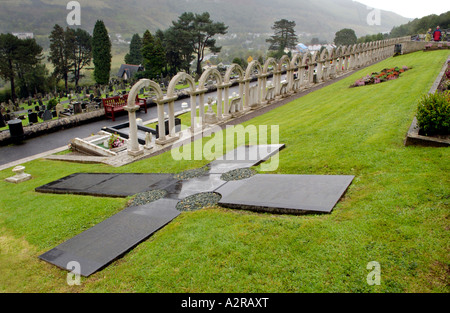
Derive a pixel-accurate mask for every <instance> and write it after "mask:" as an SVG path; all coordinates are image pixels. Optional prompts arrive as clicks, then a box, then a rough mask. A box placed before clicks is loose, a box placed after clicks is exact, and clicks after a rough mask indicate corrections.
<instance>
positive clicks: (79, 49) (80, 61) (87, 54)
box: [70, 28, 92, 87]
mask: <svg viewBox="0 0 450 313" xmlns="http://www.w3.org/2000/svg"><path fill="white" fill-rule="evenodd" d="M70 31H72V32H73V35H74V45H73V52H72V54H73V67H72V69H71V72H72V74H73V81H74V82H75V86H76V87H78V83H79V81H80V78H82V77H83V75H82V74H81V70H82V69H83V68H84V67H85V66H86V65H90V64H91V60H92V36H91V35H90V34H89V33H88V32H87V31H85V30H83V29H81V28H78V29H77V30H70Z"/></svg>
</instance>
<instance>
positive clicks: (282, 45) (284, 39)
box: [266, 19, 298, 51]
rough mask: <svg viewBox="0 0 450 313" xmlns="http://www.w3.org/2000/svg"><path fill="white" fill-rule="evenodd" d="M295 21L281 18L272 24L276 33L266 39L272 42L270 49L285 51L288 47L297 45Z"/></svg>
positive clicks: (291, 47)
mask: <svg viewBox="0 0 450 313" xmlns="http://www.w3.org/2000/svg"><path fill="white" fill-rule="evenodd" d="M295 26H296V24H295V22H294V21H288V20H286V19H281V20H279V21H276V22H275V24H274V25H273V26H272V30H274V32H275V34H274V35H273V36H271V38H269V39H266V42H268V43H270V47H269V50H272V51H284V50H285V49H286V48H288V49H293V48H295V46H296V45H297V40H298V38H297V35H296V34H295Z"/></svg>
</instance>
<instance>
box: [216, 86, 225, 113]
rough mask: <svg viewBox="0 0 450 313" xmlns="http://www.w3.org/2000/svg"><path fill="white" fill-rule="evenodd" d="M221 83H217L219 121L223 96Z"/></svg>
mask: <svg viewBox="0 0 450 313" xmlns="http://www.w3.org/2000/svg"><path fill="white" fill-rule="evenodd" d="M222 89H223V85H220V86H219V85H217V101H216V105H217V118H218V120H219V121H221V120H222V119H223V97H222Z"/></svg>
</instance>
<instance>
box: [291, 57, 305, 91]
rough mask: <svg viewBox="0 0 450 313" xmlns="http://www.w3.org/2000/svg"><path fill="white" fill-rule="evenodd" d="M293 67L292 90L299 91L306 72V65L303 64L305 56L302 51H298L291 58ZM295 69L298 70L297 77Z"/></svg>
mask: <svg viewBox="0 0 450 313" xmlns="http://www.w3.org/2000/svg"><path fill="white" fill-rule="evenodd" d="M291 69H292V71H293V73H294V77H293V78H294V80H293V86H292V90H293V91H294V92H296V91H298V90H299V89H300V88H301V86H302V83H303V76H304V74H305V67H304V66H303V56H302V54H301V53H296V54H294V56H293V57H292V60H291ZM295 71H297V77H295Z"/></svg>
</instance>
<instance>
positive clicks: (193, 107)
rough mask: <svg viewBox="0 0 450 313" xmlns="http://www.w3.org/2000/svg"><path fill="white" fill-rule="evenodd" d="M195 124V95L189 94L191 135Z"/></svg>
mask: <svg viewBox="0 0 450 313" xmlns="http://www.w3.org/2000/svg"><path fill="white" fill-rule="evenodd" d="M196 123H197V95H196V94H195V93H194V92H193V93H191V133H193V134H194V133H195V129H196Z"/></svg>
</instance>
